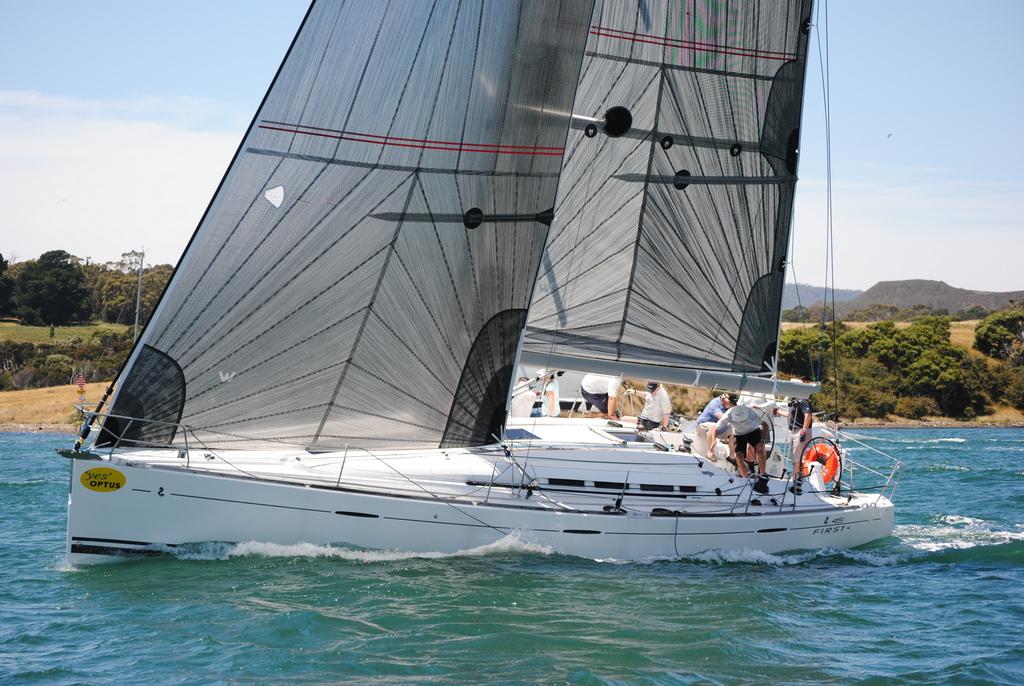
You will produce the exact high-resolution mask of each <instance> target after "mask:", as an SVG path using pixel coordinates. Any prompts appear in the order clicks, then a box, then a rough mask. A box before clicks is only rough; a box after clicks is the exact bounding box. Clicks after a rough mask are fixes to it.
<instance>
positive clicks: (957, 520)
mask: <svg viewBox="0 0 1024 686" xmlns="http://www.w3.org/2000/svg"><path fill="white" fill-rule="evenodd" d="M935 519H936V520H937V521H940V522H944V523H946V524H969V525H972V526H980V525H983V524H985V520H984V519H978V518H977V517H968V516H966V515H951V514H946V515H938V516H937V517H936V518H935Z"/></svg>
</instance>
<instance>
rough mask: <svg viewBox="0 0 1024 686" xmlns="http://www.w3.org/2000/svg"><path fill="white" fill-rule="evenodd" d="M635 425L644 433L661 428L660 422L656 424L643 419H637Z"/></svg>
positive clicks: (651, 420) (650, 420)
mask: <svg viewBox="0 0 1024 686" xmlns="http://www.w3.org/2000/svg"><path fill="white" fill-rule="evenodd" d="M636 423H637V424H639V425H640V426H641V427H642V428H643V430H644V431H650V430H651V429H657V428H658V427H659V426H661V422H656V421H654V420H653V419H644V418H643V417H638V418H637V420H636Z"/></svg>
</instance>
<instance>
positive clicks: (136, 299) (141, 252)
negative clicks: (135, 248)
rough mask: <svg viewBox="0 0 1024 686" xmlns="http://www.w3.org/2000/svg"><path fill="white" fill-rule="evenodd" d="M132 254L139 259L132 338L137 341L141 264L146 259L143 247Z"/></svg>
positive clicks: (140, 299)
mask: <svg viewBox="0 0 1024 686" xmlns="http://www.w3.org/2000/svg"><path fill="white" fill-rule="evenodd" d="M132 254H133V255H134V256H136V257H137V258H138V260H139V268H138V272H139V274H138V275H139V281H138V288H136V289H135V335H134V338H133V339H132V340H134V341H137V340H139V310H141V309H142V265H143V264H144V262H145V259H146V249H145V248H143V249H142V250H140V251H139V252H137V253H132Z"/></svg>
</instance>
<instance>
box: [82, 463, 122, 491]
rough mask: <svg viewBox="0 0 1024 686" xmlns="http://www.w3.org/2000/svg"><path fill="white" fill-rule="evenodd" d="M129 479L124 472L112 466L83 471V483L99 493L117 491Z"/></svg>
mask: <svg viewBox="0 0 1024 686" xmlns="http://www.w3.org/2000/svg"><path fill="white" fill-rule="evenodd" d="M127 481H128V479H127V477H125V475H124V474H122V473H121V472H119V471H117V470H116V469H112V468H110V467H93V468H92V469H89V470H86V471H85V472H83V473H82V485H83V486H85V487H86V488H88V489H89V490H90V491H96V492H97V493H109V492H111V491H116V490H118V489H119V488H122V487H123V486H124V485H125V483H126V482H127Z"/></svg>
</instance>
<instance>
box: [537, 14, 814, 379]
mask: <svg viewBox="0 0 1024 686" xmlns="http://www.w3.org/2000/svg"><path fill="white" fill-rule="evenodd" d="M810 9H811V2H810V0H765V1H762V2H754V1H751V2H732V3H730V2H721V1H720V0H678V1H670V2H647V1H645V0H638V1H634V2H610V1H609V2H603V3H599V5H598V7H597V8H596V9H595V13H594V20H593V22H592V24H591V27H590V38H589V40H588V43H587V51H586V56H585V58H584V63H583V70H582V73H581V76H580V81H579V85H578V93H577V97H576V104H575V107H574V111H573V123H572V129H571V131H570V133H569V140H568V143H567V148H566V156H565V161H564V166H563V170H562V182H561V187H560V189H559V198H558V201H557V203H556V208H555V212H556V216H557V222H556V223H555V225H554V226H553V227H552V231H551V233H550V235H549V238H548V242H547V248H546V252H545V255H544V259H543V261H542V266H541V271H540V276H539V279H538V281H537V287H536V290H535V292H534V297H533V303H532V305H531V309H530V318H529V322H528V325H527V334H526V338H525V342H524V352H525V354H526V356H527V357H529V358H531V359H533V360H538V359H544V358H545V357H546V356H554V357H561V358H576V359H580V360H583V361H584V364H583V365H582V367H581V366H576V367H571V368H577V369H579V368H587V366H586V361H590V362H592V363H599V364H593V365H591V367H593V368H602V369H605V368H610V367H608V365H607V364H606V363H608V362H621V363H626V364H629V365H634V367H633V368H639V369H643V368H649V367H658V368H665V369H674V370H679V369H691V370H693V369H696V370H709V371H716V372H723V371H724V372H736V373H740V374H749V373H758V372H765V371H766V368H765V364H766V363H768V362H770V361H771V358H772V357H773V356H774V353H775V346H776V343H777V340H776V339H777V334H778V322H779V313H780V304H781V297H782V287H783V283H784V269H785V264H786V251H787V243H788V240H789V232H790V222H791V216H792V209H793V192H794V188H795V183H796V166H797V151H798V150H797V149H798V143H799V125H800V113H801V105H802V100H803V90H804V89H803V85H804V72H805V64H806V54H807V38H808V33H809V28H810Z"/></svg>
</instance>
